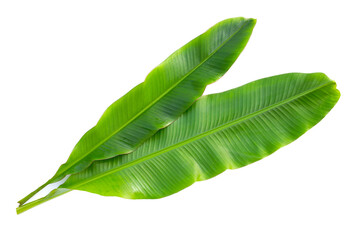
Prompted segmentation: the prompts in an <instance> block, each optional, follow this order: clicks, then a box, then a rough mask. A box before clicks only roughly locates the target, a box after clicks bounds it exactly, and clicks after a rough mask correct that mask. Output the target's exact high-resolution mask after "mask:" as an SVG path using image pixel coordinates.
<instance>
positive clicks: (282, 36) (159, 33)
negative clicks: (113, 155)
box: [0, 0, 360, 240]
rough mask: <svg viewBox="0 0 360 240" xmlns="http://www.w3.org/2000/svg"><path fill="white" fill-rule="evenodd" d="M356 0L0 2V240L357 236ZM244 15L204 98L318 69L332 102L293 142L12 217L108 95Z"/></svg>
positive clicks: (73, 196) (359, 83) (359, 81)
mask: <svg viewBox="0 0 360 240" xmlns="http://www.w3.org/2000/svg"><path fill="white" fill-rule="evenodd" d="M357 2H358V1H356V0H354V1H351V0H342V1H331V0H327V1H316V0H311V1H306V0H301V1H274V0H272V1H268V0H263V1H256V0H248V1H241V0H234V1H226V0H217V1H210V0H207V1H196V0H191V1H185V0H182V1H154V0H152V1H89V0H86V1H74V0H71V1H64V0H63V1H48V0H47V1H15V0H13V1H10V0H9V1H6V0H5V1H1V4H0V83H1V85H0V98H1V99H0V100H1V101H0V104H1V111H0V121H1V126H0V128H1V132H0V134H1V135H0V141H1V144H0V146H1V157H0V158H1V174H0V178H1V181H0V184H1V198H0V201H1V204H0V211H1V212H0V221H1V224H0V239H6V240H7V239H246V240H253V239H262V240H263V239H274V240H275V239H276V240H281V239H287V240H288V239H292V240H293V239H307V240H313V239H314V240H315V239H316V240H318V239H327V240H330V239H346V240H355V239H356V240H359V239H360V204H359V203H360V191H359V183H360V174H359V172H360V171H359V170H360V153H359V148H360V145H359V143H360V140H359V135H360V131H359V120H360V119H359V103H360V100H359V97H360V92H359V91H360V78H359V63H360V58H359V56H360V51H359V43H360V35H359V24H360V17H359V13H358V11H359V7H358V6H356V5H357V4H356V3H357ZM237 16H244V17H252V18H256V19H257V20H258V22H257V25H256V27H255V29H254V32H253V35H252V37H251V39H250V41H249V43H248V45H247V47H246V48H245V50H244V52H243V53H242V54H241V56H240V57H239V59H238V60H237V61H236V63H235V64H234V65H233V67H232V68H231V69H230V71H229V72H228V73H227V74H226V75H225V76H224V77H223V78H222V79H220V80H219V81H218V82H216V83H214V84H212V85H211V86H209V87H208V88H207V90H206V94H208V93H215V92H220V91H224V90H228V89H231V88H234V87H237V86H240V85H242V84H244V83H247V82H249V81H252V80H256V79H259V78H263V77H267V76H272V75H277V74H281V73H287V72H324V73H326V74H327V75H328V76H329V77H330V78H332V79H334V80H336V81H337V83H338V88H339V89H340V91H341V93H342V96H341V98H340V101H339V102H338V104H337V105H336V106H335V108H334V109H333V110H332V111H331V112H330V113H329V114H328V116H326V117H325V118H324V119H323V121H322V122H320V123H319V124H318V125H317V126H315V127H314V128H313V129H311V130H310V131H309V132H308V133H306V134H305V135H304V136H302V137H301V138H300V139H298V140H297V141H296V142H294V143H292V144H290V145H289V146H286V147H284V148H282V149H280V150H279V151H277V152H276V153H274V154H273V155H271V156H269V157H267V158H266V159H264V160H262V161H259V162H257V163H254V164H252V165H250V166H247V167H244V168H241V169H237V170H233V171H226V172H225V173H223V174H221V175H219V176H217V177H215V178H213V179H210V180H208V181H204V182H200V183H196V184H194V185H193V186H191V187H189V188H187V189H186V190H184V191H181V192H180V193H178V194H175V195H172V196H170V197H166V198H164V199H160V200H126V199H122V198H117V197H101V196H98V195H95V194H90V193H87V192H80V191H73V192H71V193H68V194H66V195H64V196H61V197H59V198H57V199H55V200H52V201H49V202H47V203H45V204H43V205H41V206H38V207H36V208H34V209H31V210H30V211H28V212H25V213H24V214H21V215H16V213H15V208H16V207H17V204H16V201H17V200H19V199H20V198H22V197H23V196H25V195H26V194H28V193H29V192H30V191H32V190H34V189H35V188H36V187H38V186H39V185H41V184H42V183H43V182H45V181H46V180H47V179H48V178H50V177H51V176H52V175H53V174H54V172H55V171H56V170H57V168H58V167H59V165H60V164H61V163H63V162H64V161H65V160H66V159H67V157H68V155H69V154H70V152H71V150H72V148H73V146H74V145H75V143H76V142H77V141H78V139H79V138H80V137H81V136H82V134H84V133H85V132H86V131H87V130H88V129H89V128H91V127H92V126H93V125H94V124H96V122H97V120H98V118H99V117H100V116H101V114H102V112H103V111H104V110H105V109H106V107H107V106H109V105H110V104H111V103H112V102H113V101H115V100H116V99H118V98H119V97H121V96H122V95H124V94H125V93H126V92H127V91H129V90H130V89H131V88H132V87H134V86H135V85H137V84H138V83H140V82H142V81H143V80H144V79H145V77H146V75H147V73H149V72H150V71H151V70H152V68H154V67H155V66H156V65H158V64H159V63H160V62H161V61H163V60H164V59H165V58H166V57H167V56H168V55H170V54H171V53H172V52H173V51H175V50H176V49H177V48H179V47H181V46H182V45H183V44H185V43H187V42H188V41H190V40H191V39H193V38H194V37H196V36H197V35H199V34H201V33H202V32H204V31H205V30H207V29H208V28H209V27H211V26H212V25H213V24H215V23H217V22H218V21H221V20H223V19H226V18H230V17H237Z"/></svg>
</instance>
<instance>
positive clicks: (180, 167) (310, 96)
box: [19, 73, 340, 211]
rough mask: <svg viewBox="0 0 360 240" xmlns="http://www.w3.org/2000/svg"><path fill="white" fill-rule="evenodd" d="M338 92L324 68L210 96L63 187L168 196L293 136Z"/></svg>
mask: <svg viewBox="0 0 360 240" xmlns="http://www.w3.org/2000/svg"><path fill="white" fill-rule="evenodd" d="M339 97H340V93H339V91H338V90H337V89H336V84H335V82H333V81H331V80H330V79H329V78H328V77H326V75H324V74H322V73H313V74H301V73H290V74H284V75H279V76H274V77H270V78H265V79H261V80H257V81H255V82H252V83H249V84H246V85H244V86H242V87H239V88H236V89H233V90H230V91H227V92H223V93H220V94H214V95H208V96H204V97H202V98H201V99H200V100H198V101H197V102H196V103H195V104H194V105H193V106H192V107H191V108H190V109H189V110H188V111H186V112H185V113H184V114H183V115H182V116H181V117H180V118H179V119H178V120H176V121H175V122H174V123H173V124H172V125H170V126H169V127H167V128H165V129H162V130H161V131H159V132H158V133H156V134H155V135H154V136H153V137H151V138H150V139H149V140H147V141H146V142H145V143H144V144H142V145H141V146H140V147H139V148H138V149H137V150H136V151H134V152H133V153H131V154H128V155H121V156H118V157H115V158H112V159H108V160H104V161H97V162H94V163H93V164H92V165H91V166H90V167H89V168H87V169H86V170H84V171H82V172H80V173H78V174H74V175H72V176H70V178H69V179H67V181H66V182H65V183H64V184H62V185H61V186H60V187H59V189H58V191H69V190H72V189H77V190H84V191H88V192H93V193H97V194H101V195H105V196H120V197H124V198H131V199H138V198H161V197H165V196H168V195H170V194H173V193H176V192H178V191H180V190H182V189H184V188H186V187H188V186H190V185H191V184H193V183H194V182H195V181H201V180H205V179H209V178H211V177H214V176H216V175H217V174H219V173H221V172H223V171H225V170H226V169H235V168H239V167H243V166H245V165H248V164H250V163H253V162H255V161H257V160H260V159H262V158H264V157H266V156H268V155H269V154H271V153H273V152H274V151H276V150H277V149H279V148H280V147H282V146H285V145H287V144H289V143H291V142H292V141H294V140H295V139H297V138H298V137H300V136H301V135H302V134H304V133H305V132H306V131H307V130H308V129H310V128H311V127H313V126H314V125H316V124H317V123H318V122H319V121H320V120H321V119H322V118H323V117H324V116H325V115H326V114H327V113H328V112H329V111H330V110H331V108H332V107H333V106H334V105H335V104H336V102H337V101H338V99H339ZM19 210H20V211H21V210H22V209H19Z"/></svg>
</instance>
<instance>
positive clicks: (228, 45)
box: [19, 18, 256, 205]
mask: <svg viewBox="0 0 360 240" xmlns="http://www.w3.org/2000/svg"><path fill="white" fill-rule="evenodd" d="M255 23H256V20H254V19H245V18H232V19H227V20H224V21H222V22H220V23H218V24H216V25H214V26H213V27H212V28H210V29H209V30H208V31H206V32H205V33H203V34H202V35H200V36H198V37H197V38H195V39H193V40H192V41H190V42H189V43H188V44H186V45H185V46H183V47H182V48H180V49H179V50H177V51H176V52H174V53H173V54H172V55H171V56H170V57H168V58H167V59H166V60H165V61H164V62H162V63H161V64H160V65H159V66H157V67H156V68H155V69H154V70H152V71H151V72H150V73H149V75H148V76H147V77H146V79H145V81H144V82H143V83H141V84H139V85H137V86H136V87H135V88H133V89H132V90H131V91H130V92H128V93H127V94H126V95H125V96H123V97H122V98H120V99H119V100H117V101H116V102H114V103H113V104H112V105H111V106H110V107H109V108H108V109H107V110H106V111H105V112H104V114H103V115H102V117H101V118H100V120H99V121H98V123H97V125H96V126H95V127H93V128H92V129H90V130H89V131H88V132H87V133H85V134H84V136H83V137H82V138H81V139H80V141H79V142H78V143H77V144H76V146H75V148H74V149H73V151H72V153H71V154H70V156H69V158H68V160H67V162H66V163H64V164H63V165H61V166H60V168H59V169H58V171H57V172H56V174H55V175H54V176H53V177H52V178H51V179H50V180H49V181H48V182H46V183H45V184H44V185H42V186H41V187H39V188H38V189H36V190H35V191H34V192H32V193H31V194H29V195H28V196H26V197H25V198H24V199H22V200H20V201H19V203H20V205H22V204H24V203H25V202H26V201H28V200H29V199H30V198H31V197H32V196H33V195H35V194H36V193H37V192H38V191H40V190H41V189H42V188H44V187H45V186H46V185H48V184H50V183H53V182H57V181H59V180H60V179H62V178H64V177H65V176H66V175H68V174H74V173H77V172H79V171H82V170H84V169H85V168H86V167H88V166H89V165H90V164H91V162H93V161H94V160H102V159H108V158H111V157H114V156H117V155H119V154H125V153H130V152H132V151H133V150H134V149H135V148H136V147H138V146H139V145H140V144H141V143H142V142H144V141H145V140H146V139H147V138H149V137H150V136H152V135H153V134H154V133H155V132H156V131H158V130H159V129H161V128H164V127H166V126H167V125H169V124H170V123H171V122H172V121H174V120H175V119H176V118H177V117H179V116H180V115H181V114H182V113H183V112H184V111H185V110H186V109H187V108H188V107H189V106H190V105H191V104H192V103H193V102H194V101H195V100H196V99H197V98H198V97H200V96H201V95H202V93H203V92H204V89H205V87H206V85H208V84H210V83H212V82H214V81H216V80H217V79H219V78H220V77H221V76H222V75H223V74H225V72H226V71H227V70H228V69H229V68H230V67H231V65H232V64H233V63H234V61H235V60H236V58H237V57H238V56H239V54H240V53H241V51H242V50H243V49H244V47H245V45H246V44H247V42H248V40H249V38H250V35H251V33H252V30H253V27H254V26H255Z"/></svg>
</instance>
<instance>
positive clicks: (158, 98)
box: [58, 19, 249, 176]
mask: <svg viewBox="0 0 360 240" xmlns="http://www.w3.org/2000/svg"><path fill="white" fill-rule="evenodd" d="M248 20H249V19H244V21H245V22H244V23H243V24H242V25H241V27H240V28H239V29H238V30H236V31H235V32H234V33H233V34H232V35H231V36H230V37H229V38H228V39H226V41H224V42H223V43H222V44H221V45H220V46H219V47H217V48H216V49H215V50H214V51H213V52H212V53H211V54H209V56H207V57H206V58H205V59H204V60H203V61H201V62H200V63H199V64H198V65H197V66H196V67H194V68H193V69H192V70H191V71H189V72H188V73H187V74H185V75H184V76H183V77H182V78H180V80H179V81H177V82H176V83H175V84H174V85H173V86H171V87H170V88H169V89H168V90H166V91H165V92H164V93H163V94H161V95H160V96H159V97H157V98H156V99H155V100H154V101H152V102H151V103H150V104H149V105H148V106H146V107H145V108H144V109H143V110H141V111H140V112H139V113H137V114H136V115H135V116H134V117H132V118H131V119H130V120H128V121H127V122H126V123H125V124H123V125H122V126H121V127H120V128H119V129H117V130H116V131H114V133H113V134H111V135H110V136H108V137H107V138H105V139H104V140H103V141H101V142H100V143H99V144H97V145H96V146H95V147H93V148H92V149H91V150H90V151H89V152H87V153H86V154H85V155H83V156H82V157H81V158H79V159H78V160H77V161H74V162H73V164H71V165H69V166H68V167H67V168H65V169H64V170H63V171H62V173H61V174H63V173H64V172H66V171H67V170H69V168H71V167H72V166H74V165H75V164H76V163H77V162H79V161H81V160H82V159H84V158H85V157H87V156H88V155H89V154H91V153H92V152H93V151H95V150H96V149H97V148H98V147H100V146H101V145H102V144H104V143H105V142H107V141H108V140H109V139H110V138H112V137H113V136H114V135H116V134H117V133H118V132H120V131H121V130H122V129H124V128H125V127H126V126H128V125H129V124H130V123H131V122H133V121H134V120H135V119H137V118H138V117H139V116H141V115H142V114H143V113H144V112H146V111H147V110H148V109H149V108H151V107H152V106H153V105H154V104H155V103H157V102H158V101H160V99H162V98H163V97H164V96H165V95H167V94H168V93H169V92H170V91H171V90H173V89H174V88H175V87H176V86H177V85H179V84H180V83H181V82H182V81H183V80H184V79H185V78H187V77H188V76H190V75H191V74H192V73H193V72H194V71H196V70H197V69H198V68H199V67H200V66H201V65H203V64H204V63H205V62H206V61H208V60H209V59H210V58H211V57H212V56H213V55H214V54H215V53H216V52H218V51H219V50H220V49H221V48H222V47H224V46H225V45H226V43H228V42H229V41H230V40H231V39H232V38H233V37H234V36H235V35H236V34H238V33H239V32H240V30H241V29H242V28H243V27H244V25H245V23H247V22H246V21H248ZM203 34H204V33H203ZM203 34H201V35H200V36H202V35H203ZM145 81H146V79H145ZM142 84H144V82H143V83H142ZM95 128H96V127H95ZM130 152H132V150H130V151H129V152H124V153H123V154H127V153H130ZM95 160H96V159H94V161H95ZM61 174H59V175H61ZM59 175H58V176H59Z"/></svg>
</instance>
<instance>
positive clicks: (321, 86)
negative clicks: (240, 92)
mask: <svg viewBox="0 0 360 240" xmlns="http://www.w3.org/2000/svg"><path fill="white" fill-rule="evenodd" d="M330 84H334V82H333V81H330V82H327V83H325V84H322V85H320V86H318V87H316V88H313V89H310V90H307V91H304V92H302V93H300V94H297V95H295V96H293V97H290V98H287V99H285V100H282V101H280V102H278V103H275V104H272V105H270V106H267V107H265V108H262V109H260V110H258V111H255V112H253V113H250V114H248V115H246V116H243V117H240V118H239V119H236V120H234V121H231V122H228V123H226V124H223V125H220V126H218V127H216V128H214V129H211V130H209V131H206V132H204V133H202V134H199V135H197V136H195V137H191V138H188V139H186V140H185V141H182V142H179V143H176V144H174V145H172V146H169V147H166V148H163V149H161V150H160V151H157V152H154V153H151V154H149V155H147V156H144V157H141V158H138V159H136V160H134V161H132V162H130V163H126V164H124V165H122V166H119V167H116V168H114V169H112V170H110V171H106V172H104V173H102V174H99V175H96V176H94V177H91V178H88V179H87V180H86V181H82V182H80V183H79V184H75V185H70V187H73V188H75V187H78V186H81V185H84V184H87V183H89V182H92V181H95V180H97V179H99V178H102V177H104V176H107V175H111V174H113V173H115V172H118V171H120V170H122V169H124V168H128V167H131V166H133V165H136V164H138V163H142V162H144V161H146V160H148V159H151V158H153V157H156V156H158V155H161V154H163V153H164V152H168V151H171V150H173V149H175V148H178V147H181V146H184V145H186V144H188V143H191V142H194V141H196V140H198V139H200V138H203V137H206V136H209V135H211V134H213V133H215V132H220V131H222V130H224V129H226V128H228V127H231V126H233V125H235V124H238V123H240V122H244V121H246V120H248V119H250V118H252V117H254V116H258V115H261V114H263V113H265V112H267V111H270V110H273V109H275V108H277V107H279V106H282V105H285V104H288V103H290V102H292V101H294V100H296V99H298V98H301V97H303V96H305V95H307V94H310V93H312V92H315V91H317V90H319V89H321V88H323V87H326V86H327V85H330ZM60 187H61V186H60ZM65 188H66V187H65Z"/></svg>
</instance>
